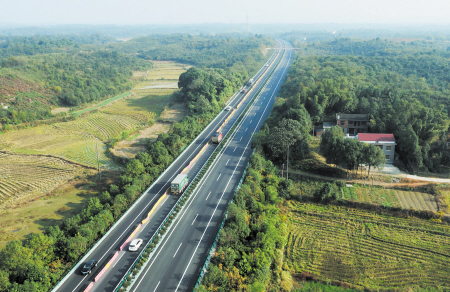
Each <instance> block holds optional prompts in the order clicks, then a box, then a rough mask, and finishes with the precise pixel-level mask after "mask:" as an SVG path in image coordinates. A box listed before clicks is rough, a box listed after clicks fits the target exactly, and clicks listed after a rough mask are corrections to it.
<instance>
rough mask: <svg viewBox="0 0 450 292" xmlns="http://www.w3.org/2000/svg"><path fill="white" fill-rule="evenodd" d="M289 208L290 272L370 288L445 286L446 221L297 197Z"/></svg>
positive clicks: (448, 268) (449, 234) (449, 254)
mask: <svg viewBox="0 0 450 292" xmlns="http://www.w3.org/2000/svg"><path fill="white" fill-rule="evenodd" d="M288 214H289V215H288V217H289V222H290V235H289V239H288V244H287V246H286V260H287V262H288V266H289V267H290V269H291V271H292V272H295V273H303V272H308V273H312V274H315V275H317V276H318V277H319V278H320V279H321V280H335V281H341V282H346V283H351V284H354V285H358V286H361V287H364V288H367V289H371V290H377V289H381V290H393V289H406V288H407V287H412V286H414V285H416V286H421V287H437V286H440V287H442V288H444V289H445V290H448V289H450V277H449V276H448V275H449V272H450V226H448V225H443V224H439V223H434V222H430V221H425V220H420V219H404V218H396V217H388V216H382V215H377V214H374V213H370V212H366V211H361V210H357V209H350V208H345V207H337V206H323V205H316V204H310V203H306V204H305V203H297V202H292V203H291V210H290V212H289V213H288ZM410 291H413V290H410Z"/></svg>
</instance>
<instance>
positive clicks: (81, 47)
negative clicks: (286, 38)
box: [0, 34, 273, 131]
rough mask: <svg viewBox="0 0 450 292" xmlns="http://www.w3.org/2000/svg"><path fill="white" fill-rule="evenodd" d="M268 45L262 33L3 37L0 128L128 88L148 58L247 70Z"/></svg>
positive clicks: (148, 64) (147, 65)
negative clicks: (244, 35) (122, 38)
mask: <svg viewBox="0 0 450 292" xmlns="http://www.w3.org/2000/svg"><path fill="white" fill-rule="evenodd" d="M271 44H273V40H271V39H270V38H266V37H262V36H256V37H249V38H238V37H232V36H229V35H224V36H216V37H211V36H208V37H206V36H190V35H179V34H177V35H168V36H152V37H141V38H137V39H133V40H130V41H127V42H117V41H113V40H112V39H111V38H109V37H103V36H101V35H93V36H79V37H75V36H74V37H70V36H65V37H60V36H53V37H52V36H36V37H6V38H5V40H4V41H3V42H1V43H0V85H2V86H1V87H0V102H1V103H2V106H3V107H0V124H1V125H2V127H1V128H0V131H2V130H7V129H8V125H17V124H20V123H26V122H28V123H29V122H32V121H34V120H38V119H48V118H51V117H52V115H51V113H50V108H51V106H70V107H77V106H80V105H83V104H86V103H90V102H98V101H101V100H103V99H106V98H108V97H110V96H114V95H117V94H120V93H123V92H124V91H127V90H130V89H131V87H132V84H131V81H130V77H131V76H132V71H145V70H148V69H150V68H151V67H152V63H151V61H150V60H176V61H179V62H182V63H189V64H193V65H195V66H198V67H205V68H211V67H214V68H217V69H222V70H227V68H229V67H233V66H234V67H236V66H244V67H245V68H246V71H248V72H249V73H253V72H256V70H257V68H258V64H260V62H261V61H262V60H264V53H265V52H264V45H271ZM228 71H229V70H228ZM241 71H242V70H241ZM4 106H6V107H7V108H4Z"/></svg>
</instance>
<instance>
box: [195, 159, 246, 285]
mask: <svg viewBox="0 0 450 292" xmlns="http://www.w3.org/2000/svg"><path fill="white" fill-rule="evenodd" d="M254 152H255V150H253V152H252V154H251V155H250V157H252V155H253V153H254ZM248 166H249V162H247V165H246V166H245V168H244V172H243V173H242V176H241V179H240V180H239V183H238V185H237V186H236V188H235V190H234V193H233V196H232V197H231V201H230V203H229V204H231V203H233V201H234V196H235V195H236V193H237V192H238V190H239V188H240V187H241V185H242V182H243V181H244V178H245V174H246V173H247V168H248ZM227 214H228V208H227V211H226V212H225V216H224V217H223V219H222V223H221V224H220V227H219V230H217V234H216V237H214V241H213V244H212V246H211V248H210V249H209V252H208V256H207V257H206V260H205V263H204V264H203V267H202V269H201V270H200V275H199V276H198V279H197V282H195V286H194V288H196V287H197V286H198V285H199V284H200V283H201V280H202V279H203V276H204V275H205V273H206V269H207V268H208V265H209V262H210V261H211V257H212V254H213V251H214V250H215V248H216V244H217V240H218V239H219V234H220V230H222V227H223V225H224V224H225V221H226V220H227Z"/></svg>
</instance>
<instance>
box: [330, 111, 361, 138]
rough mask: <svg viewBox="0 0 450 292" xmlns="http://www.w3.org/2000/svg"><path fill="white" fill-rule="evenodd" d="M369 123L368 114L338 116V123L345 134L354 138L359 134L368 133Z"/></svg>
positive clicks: (339, 114)
mask: <svg viewBox="0 0 450 292" xmlns="http://www.w3.org/2000/svg"><path fill="white" fill-rule="evenodd" d="M368 122H369V115H368V114H341V113H337V114H336V123H337V125H338V126H339V127H341V128H342V130H343V131H344V134H349V135H352V136H353V135H357V134H358V133H367V130H368V124H367V123H368Z"/></svg>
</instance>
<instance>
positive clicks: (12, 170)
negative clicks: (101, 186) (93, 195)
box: [0, 152, 84, 208]
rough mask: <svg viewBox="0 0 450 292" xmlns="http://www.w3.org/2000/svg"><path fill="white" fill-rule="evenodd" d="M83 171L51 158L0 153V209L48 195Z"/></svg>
mask: <svg viewBox="0 0 450 292" xmlns="http://www.w3.org/2000/svg"><path fill="white" fill-rule="evenodd" d="M83 170H84V168H83V167H81V166H78V165H75V164H72V163H68V162H66V161H64V160H62V159H58V158H54V157H46V156H34V155H20V154H10V153H5V152H0V208H2V207H5V206H8V205H11V204H19V203H21V202H24V201H27V200H28V199H29V198H30V197H32V196H34V195H36V194H37V193H42V192H48V191H50V190H52V189H53V188H54V187H56V186H57V185H59V184H61V183H62V182H64V181H67V180H69V179H71V178H73V177H75V176H76V175H78V174H80V173H81V172H82V171H83Z"/></svg>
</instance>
